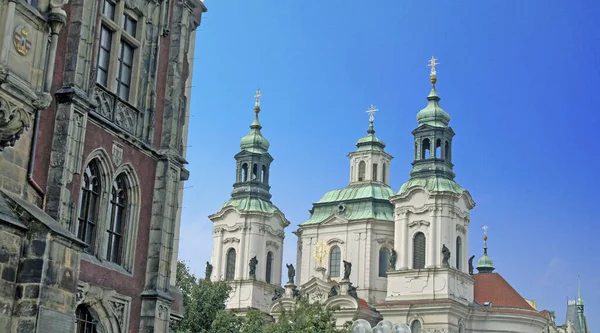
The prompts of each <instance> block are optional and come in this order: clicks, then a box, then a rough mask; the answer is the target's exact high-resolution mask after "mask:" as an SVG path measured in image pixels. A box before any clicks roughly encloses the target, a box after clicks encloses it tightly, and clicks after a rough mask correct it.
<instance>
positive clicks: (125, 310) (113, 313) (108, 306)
mask: <svg viewBox="0 0 600 333" xmlns="http://www.w3.org/2000/svg"><path fill="white" fill-rule="evenodd" d="M75 301H76V306H78V305H80V304H85V305H87V306H88V307H90V308H91V309H92V310H93V312H94V313H96V314H97V315H98V316H99V318H96V319H97V320H99V321H101V323H102V325H103V327H104V329H105V330H106V332H127V331H128V329H129V311H130V307H131V298H130V297H128V296H124V295H121V294H119V293H117V292H116V291H114V290H109V289H104V288H102V287H100V286H96V285H91V284H88V283H86V282H83V281H79V282H78V283H77V293H76V294H75Z"/></svg>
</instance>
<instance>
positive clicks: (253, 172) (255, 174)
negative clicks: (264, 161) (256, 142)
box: [250, 163, 258, 180]
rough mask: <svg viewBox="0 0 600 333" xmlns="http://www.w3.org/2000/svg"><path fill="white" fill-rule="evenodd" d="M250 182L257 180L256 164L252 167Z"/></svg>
mask: <svg viewBox="0 0 600 333" xmlns="http://www.w3.org/2000/svg"><path fill="white" fill-rule="evenodd" d="M250 180H258V164H256V163H254V165H253V166H252V179H250Z"/></svg>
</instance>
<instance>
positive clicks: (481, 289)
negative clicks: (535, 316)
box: [474, 273, 537, 312]
mask: <svg viewBox="0 0 600 333" xmlns="http://www.w3.org/2000/svg"><path fill="white" fill-rule="evenodd" d="M474 277H475V302H477V304H479V305H483V304H484V303H485V302H490V303H492V307H493V308H495V307H506V308H515V309H524V310H532V311H535V309H534V308H533V307H532V306H531V305H529V303H528V302H527V301H526V300H525V299H524V298H523V297H522V296H521V295H519V293H518V292H517V291H516V290H515V289H514V288H513V287H512V286H511V285H510V284H509V283H508V282H506V280H504V278H503V277H502V276H501V275H500V274H498V273H480V274H475V275H474ZM536 312H537V311H536Z"/></svg>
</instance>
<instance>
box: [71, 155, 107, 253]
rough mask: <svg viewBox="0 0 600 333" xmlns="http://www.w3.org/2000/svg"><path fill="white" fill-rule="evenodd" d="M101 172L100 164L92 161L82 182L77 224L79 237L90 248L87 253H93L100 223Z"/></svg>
mask: <svg viewBox="0 0 600 333" xmlns="http://www.w3.org/2000/svg"><path fill="white" fill-rule="evenodd" d="M101 190H102V183H101V181H100V170H99V168H98V162H97V161H96V160H92V161H91V162H90V163H89V164H88V166H87V167H86V168H85V172H84V173H83V177H82V181H81V204H80V205H79V217H78V219H77V220H78V223H77V237H78V238H79V239H81V240H82V241H84V242H85V243H86V244H87V245H88V247H87V248H86V249H85V251H86V252H93V248H94V243H95V240H96V224H97V223H98V208H99V204H100V192H101Z"/></svg>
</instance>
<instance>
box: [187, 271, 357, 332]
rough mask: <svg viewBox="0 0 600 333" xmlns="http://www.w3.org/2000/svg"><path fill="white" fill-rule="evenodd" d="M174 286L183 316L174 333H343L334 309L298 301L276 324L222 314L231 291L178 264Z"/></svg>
mask: <svg viewBox="0 0 600 333" xmlns="http://www.w3.org/2000/svg"><path fill="white" fill-rule="evenodd" d="M176 286H177V287H179V288H180V289H181V291H182V293H183V305H184V307H185V315H184V317H183V319H182V321H181V322H180V323H179V325H178V327H177V332H178V333H188V332H189V333H191V332H193V333H196V332H199V333H313V332H319V333H344V332H347V330H346V329H342V330H340V329H337V328H336V326H335V323H336V318H335V316H334V312H335V311H336V310H338V307H326V306H324V305H322V304H320V303H309V302H308V300H307V299H305V298H301V299H299V300H298V301H297V302H296V306H295V307H294V308H293V309H290V310H288V311H283V312H282V313H281V315H280V316H279V320H278V321H277V322H275V323H269V322H268V321H267V318H266V317H265V315H264V314H263V313H262V312H260V311H257V310H250V311H248V312H246V313H245V315H243V316H238V315H236V314H235V313H234V312H233V311H227V310H225V302H226V301H227V298H228V297H229V293H230V291H231V287H230V286H229V285H228V284H227V282H224V281H218V282H212V281H210V280H205V279H197V278H196V277H195V276H194V275H193V274H191V273H190V271H189V269H188V267H187V266H186V265H185V264H184V263H183V262H181V261H179V262H178V263H177V276H176Z"/></svg>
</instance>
